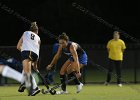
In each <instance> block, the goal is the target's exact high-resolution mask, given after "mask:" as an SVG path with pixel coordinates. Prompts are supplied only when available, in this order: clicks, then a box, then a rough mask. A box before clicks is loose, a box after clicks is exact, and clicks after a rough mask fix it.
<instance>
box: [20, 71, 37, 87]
mask: <svg viewBox="0 0 140 100" xmlns="http://www.w3.org/2000/svg"><path fill="white" fill-rule="evenodd" d="M24 73H25V72H24V70H23V71H22V75H24ZM24 82H25V79H24V77H23V78H22V82H21V84H23V83H24ZM32 82H33V89H35V88H36V87H37V83H36V81H35V78H34V77H33V75H32Z"/></svg>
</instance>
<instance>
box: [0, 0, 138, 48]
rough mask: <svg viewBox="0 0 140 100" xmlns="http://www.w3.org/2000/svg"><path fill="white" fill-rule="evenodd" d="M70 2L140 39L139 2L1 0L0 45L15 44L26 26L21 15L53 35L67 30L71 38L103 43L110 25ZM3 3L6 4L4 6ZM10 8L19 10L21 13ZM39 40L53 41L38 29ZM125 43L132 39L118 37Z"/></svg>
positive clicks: (110, 33) (86, 42)
mask: <svg viewBox="0 0 140 100" xmlns="http://www.w3.org/2000/svg"><path fill="white" fill-rule="evenodd" d="M72 2H77V3H78V4H80V5H82V6H84V7H85V8H87V9H89V10H90V11H91V12H93V13H94V14H95V15H97V16H100V17H101V18H103V19H104V20H105V21H107V22H108V23H111V24H113V25H116V26H118V27H119V28H120V29H121V30H124V31H125V32H126V33H128V34H129V35H130V36H132V37H135V38H137V39H140V36H139V32H140V31H139V27H140V19H139V18H140V15H139V8H140V7H139V5H138V4H139V3H138V2H136V1H126V0H115V1H114V0H112V1H111V0H0V34H1V36H0V45H1V46H5V45H14V46H15V45H16V44H17V42H18V40H19V38H20V37H21V35H22V33H23V32H24V31H26V30H28V29H29V23H27V22H25V21H23V20H21V17H24V18H26V19H28V20H30V21H37V23H38V25H39V26H40V27H44V28H45V29H46V30H49V31H50V32H51V33H52V34H54V35H59V34H60V33H62V32H66V33H67V34H68V35H69V36H70V39H71V40H72V41H75V42H78V43H81V44H106V43H107V41H108V40H109V39H110V38H112V33H113V31H114V30H113V29H111V28H109V27H107V26H105V25H104V24H102V23H100V22H98V21H97V20H96V19H94V18H92V17H90V16H87V15H85V14H83V13H82V12H80V11H78V10H76V9H75V8H73V7H72ZM4 5H5V6H6V7H5V8H4V7H3V6H4ZM12 10H13V12H17V13H18V14H20V15H21V16H20V17H17V16H15V15H14V13H12V12H11V11H12ZM39 35H40V37H41V41H42V44H52V43H54V42H56V40H55V39H54V38H50V37H49V35H48V34H46V33H43V32H42V31H40V34H39ZM121 38H122V39H123V40H124V41H125V42H126V43H135V42H134V41H133V40H131V39H130V38H125V36H122V37H121Z"/></svg>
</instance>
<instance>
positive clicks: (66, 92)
mask: <svg viewBox="0 0 140 100" xmlns="http://www.w3.org/2000/svg"><path fill="white" fill-rule="evenodd" d="M68 93H69V92H68V91H63V90H61V91H56V94H68Z"/></svg>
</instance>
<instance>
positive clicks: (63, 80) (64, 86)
mask: <svg viewBox="0 0 140 100" xmlns="http://www.w3.org/2000/svg"><path fill="white" fill-rule="evenodd" d="M60 81H61V84H62V83H63V84H62V86H61V88H62V90H63V91H66V84H65V83H64V82H65V81H66V75H60Z"/></svg>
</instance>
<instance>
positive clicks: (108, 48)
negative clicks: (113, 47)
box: [106, 41, 110, 52]
mask: <svg viewBox="0 0 140 100" xmlns="http://www.w3.org/2000/svg"><path fill="white" fill-rule="evenodd" d="M106 48H107V51H108V52H109V51H110V41H109V42H108V43H107V46H106Z"/></svg>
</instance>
